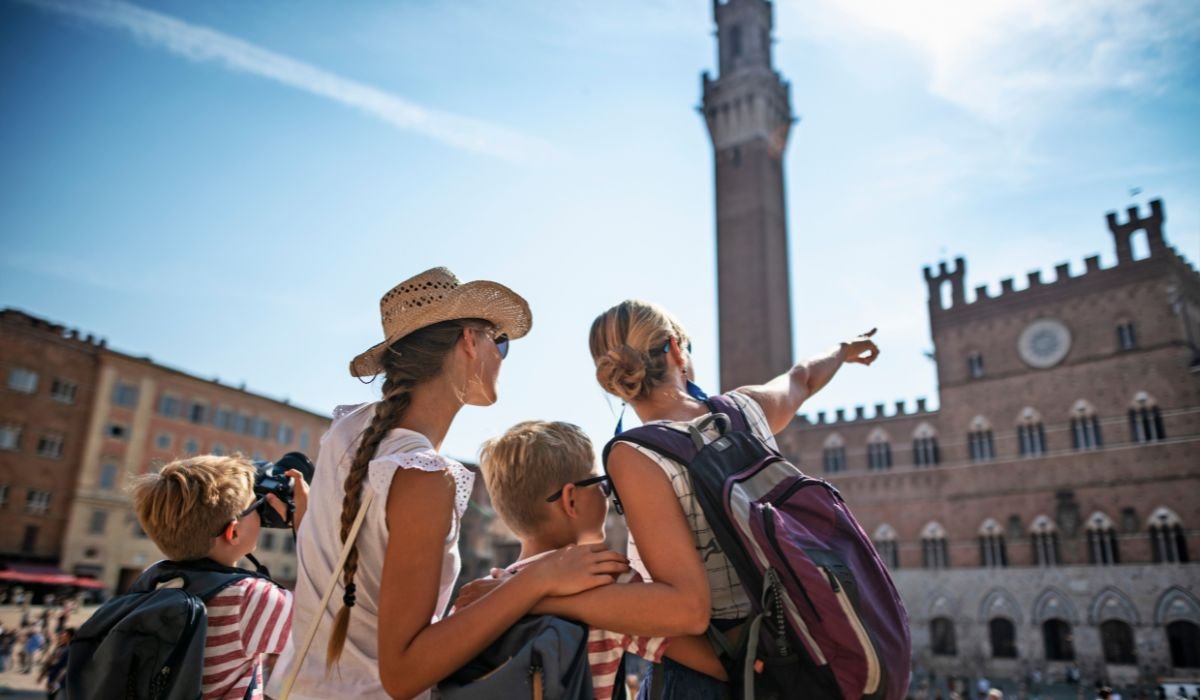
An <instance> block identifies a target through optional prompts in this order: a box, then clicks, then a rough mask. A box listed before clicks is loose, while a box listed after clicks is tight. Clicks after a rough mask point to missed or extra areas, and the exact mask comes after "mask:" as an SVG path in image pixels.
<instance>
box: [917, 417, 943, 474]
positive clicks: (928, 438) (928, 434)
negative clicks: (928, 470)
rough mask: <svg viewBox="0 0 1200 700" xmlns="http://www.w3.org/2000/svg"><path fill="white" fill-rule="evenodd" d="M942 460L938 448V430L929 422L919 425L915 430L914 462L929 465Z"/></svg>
mask: <svg viewBox="0 0 1200 700" xmlns="http://www.w3.org/2000/svg"><path fill="white" fill-rule="evenodd" d="M941 461H942V455H941V452H940V451H939V450H938V442H937V432H936V431H934V429H933V426H931V425H929V424H928V423H922V424H921V425H919V426H917V429H916V431H914V432H913V464H915V465H917V466H918V467H929V466H933V465H936V464H939V463H940V462H941Z"/></svg>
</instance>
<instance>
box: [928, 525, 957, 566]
mask: <svg viewBox="0 0 1200 700" xmlns="http://www.w3.org/2000/svg"><path fill="white" fill-rule="evenodd" d="M921 566H923V567H925V568H926V569H947V568H950V556H949V551H948V548H947V546H946V530H945V528H943V527H942V526H941V525H940V524H938V523H929V524H928V525H926V526H925V529H924V530H922V531H921Z"/></svg>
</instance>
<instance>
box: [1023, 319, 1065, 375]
mask: <svg viewBox="0 0 1200 700" xmlns="http://www.w3.org/2000/svg"><path fill="white" fill-rule="evenodd" d="M1070 350H1071V331H1069V330H1067V327H1066V326H1064V325H1063V324H1062V323H1061V322H1059V321H1055V320H1053V319H1048V318H1047V319H1042V320H1040V321H1034V322H1033V323H1031V324H1029V325H1028V326H1027V327H1026V328H1025V330H1024V331H1022V332H1021V337H1020V339H1019V340H1017V351H1018V352H1020V353H1021V359H1022V360H1024V361H1025V364H1027V365H1029V366H1030V367H1033V368H1036V369H1046V368H1048V367H1053V366H1054V365H1057V364H1058V363H1059V362H1062V360H1063V358H1064V357H1066V356H1067V352H1069V351H1070Z"/></svg>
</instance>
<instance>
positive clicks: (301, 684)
mask: <svg viewBox="0 0 1200 700" xmlns="http://www.w3.org/2000/svg"><path fill="white" fill-rule="evenodd" d="M377 405H378V404H377V403H371V404H362V405H359V406H339V407H338V408H337V409H335V410H334V413H333V425H332V426H331V427H330V428H329V431H328V432H327V433H325V435H324V436H323V437H322V438H321V451H320V453H319V454H318V456H317V464H316V471H315V473H314V475H313V481H312V490H311V494H310V497H309V505H308V513H307V514H306V515H305V516H304V522H303V523H302V524H301V526H300V530H299V532H298V533H297V538H296V540H297V541H296V545H297V546H296V559H297V565H298V566H297V569H298V572H297V576H296V579H297V580H296V593H295V602H294V611H295V612H294V615H295V616H294V618H293V622H292V638H291V639H290V640H289V641H288V645H287V648H285V649H284V651H283V654H281V655H280V657H279V663H277V664H276V665H275V671H274V673H272V674H271V679H270V681H269V682H268V683H267V695H269V696H271V697H277V696H278V695H279V694H280V693H281V692H282V691H283V683H284V681H285V680H286V679H287V676H288V674H289V673H290V672H291V669H292V666H293V664H294V663H295V661H296V659H295V656H296V651H297V650H296V648H295V647H296V646H298V645H299V644H301V643H303V641H304V635H305V634H306V633H307V631H308V626H309V624H311V622H312V619H313V617H314V616H315V615H320V616H321V621H320V625H319V626H318V627H317V636H316V638H315V639H314V640H313V645H312V647H311V648H310V649H309V651H308V655H307V657H305V659H304V663H303V665H302V666H301V669H300V675H299V676H298V677H297V679H296V685H295V686H294V687H293V689H292V697H293V698H298V699H304V700H319V699H320V700H324V699H325V698H354V699H355V700H359V699H360V698H381V699H382V698H387V697H388V694H387V693H385V692H384V690H383V685H382V683H380V680H379V653H378V640H379V617H378V614H379V586H380V578H381V577H382V575H383V559H384V553H385V552H386V551H387V544H388V530H387V517H386V515H387V497H388V489H390V488H391V483H392V476H393V475H394V474H395V473H396V470H397V469H420V470H421V471H428V472H432V471H446V472H448V473H449V474H450V475H451V476H452V477H454V482H455V486H456V491H457V493H456V494H455V503H454V506H455V507H454V518H453V520H452V522H451V526H450V532H449V534H447V536H446V540H445V548H444V551H443V554H442V570H441V581H440V584H439V587H438V601H437V607H436V608H435V609H434V611H433V617H432V619H431V622H437V621H438V620H440V619H441V618H442V616H443V615H445V613H446V606H447V605H448V604H449V602H450V594H451V592H452V591H453V589H454V581H455V579H457V578H458V574H459V571H460V569H461V568H462V561H461V559H460V558H459V553H458V533H459V523H460V521H461V519H462V515H463V512H464V511H465V510H466V508H467V502H468V499H469V498H470V495H471V487H472V485H473V484H474V474H473V473H472V472H471V471H470V470H468V469H467V468H466V467H464V466H463V465H461V464H459V463H458V462H455V461H454V460H452V459H449V458H446V457H443V456H441V455H439V454H438V453H437V452H435V451H434V449H433V445H432V444H430V442H429V440H428V438H426V437H425V436H424V435H421V434H420V433H417V432H413V431H411V430H405V429H403V428H398V429H396V430H392V431H391V432H389V433H388V434H387V436H386V437H385V438H384V439H383V441H382V442H381V443H380V445H379V449H378V450H377V451H376V453H375V458H374V459H372V460H371V463H370V466H369V467H368V469H369V472H368V478H367V482H366V483H367V485H366V488H370V489H372V490H374V492H375V496H374V500H372V502H371V506H370V509H369V510H368V512H367V515H366V518H365V519H364V520H363V524H362V529H361V530H360V531H359V533H358V573H357V574H356V575H355V577H354V582H355V584H356V587H357V592H356V602H355V606H354V607H353V608H352V609H351V610H350V627H349V631H348V633H347V635H346V646H345V647H344V649H343V651H342V658H341V660H340V661H339V663H338V667H337V668H336V669H334V670H333V671H332V672H331V673H330V674H328V675H326V673H325V649H326V647H327V646H328V644H329V635H330V633H331V632H332V631H333V621H334V616H335V615H337V612H338V610H339V609H341V607H342V593H343V588H342V585H341V577H340V576H339V577H338V586H337V589H336V590H335V591H334V594H333V597H332V598H330V600H329V606H328V607H327V608H326V609H324V610H318V609H317V606H318V605H320V602H321V596H322V595H323V594H324V592H325V589H326V587H327V586H328V585H329V581H330V579H331V578H332V575H333V567H334V566H335V565H336V564H337V559H338V555H339V554H340V553H341V551H342V542H341V537H340V533H341V517H342V498H343V496H344V495H345V491H344V490H343V488H342V485H343V483H344V482H345V480H346V474H347V472H348V471H349V469H350V463H351V462H353V461H354V452H355V450H356V449H357V447H358V438H359V436H360V435H361V434H362V432H363V430H364V429H366V427H367V426H368V425H369V424H370V422H371V419H372V418H373V417H374V416H375V408H376V406H377ZM429 696H430V693H429V691H426V692H425V693H423V694H422V695H419V696H417V697H418V698H428V697H429Z"/></svg>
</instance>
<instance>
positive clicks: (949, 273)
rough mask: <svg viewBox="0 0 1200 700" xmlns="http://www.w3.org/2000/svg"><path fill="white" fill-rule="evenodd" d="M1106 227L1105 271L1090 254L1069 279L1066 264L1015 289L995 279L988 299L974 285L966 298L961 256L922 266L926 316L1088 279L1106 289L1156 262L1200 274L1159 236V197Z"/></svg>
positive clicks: (1010, 281)
mask: <svg viewBox="0 0 1200 700" xmlns="http://www.w3.org/2000/svg"><path fill="white" fill-rule="evenodd" d="M1106 220H1107V222H1108V228H1109V231H1110V233H1111V234H1112V236H1113V240H1114V244H1115V247H1116V253H1117V263H1116V264H1115V265H1112V266H1110V267H1102V266H1101V265H1100V256H1099V255H1092V256H1089V257H1087V258H1084V260H1083V264H1084V270H1083V272H1082V274H1077V275H1073V274H1072V273H1071V264H1070V263H1069V262H1062V263H1059V264H1057V265H1055V266H1054V278H1053V279H1052V280H1047V279H1046V278H1044V277H1043V272H1042V270H1032V271H1030V272H1028V273H1026V279H1025V286H1024V287H1021V288H1019V289H1018V288H1017V285H1016V280H1015V278H1013V277H1005V278H1004V279H1001V280H1000V293H999V294H996V295H993V294H992V293H991V292H990V291H989V290H988V285H978V286H976V287H975V288H974V295H973V297H972V298H971V299H970V300H968V299H967V293H966V276H967V263H966V259H965V258H963V257H957V258H955V259H954V261H953V264H950V263H947V262H946V261H941V262H939V263H938V265H937V268H936V270H935V269H934V268H932V267H930V266H926V267H925V268H924V277H925V283H926V285H927V286H928V289H929V312H930V315H931V317H933V318H936V317H938V316H940V315H942V314H946V313H948V312H951V313H957V312H960V311H964V310H966V309H967V308H979V307H980V306H981V305H988V304H991V303H994V302H1005V303H1007V302H1008V301H1010V300H1012V299H1013V298H1017V297H1020V296H1021V295H1027V294H1030V293H1031V292H1036V291H1038V290H1049V289H1051V288H1062V287H1066V286H1069V285H1074V284H1079V283H1083V282H1084V281H1085V280H1086V281H1087V283H1089V284H1090V283H1091V282H1092V281H1093V280H1097V279H1098V281H1101V282H1103V283H1104V284H1108V285H1111V284H1113V283H1119V282H1120V281H1121V280H1120V279H1119V278H1120V277H1122V276H1125V275H1130V276H1131V278H1136V277H1140V273H1141V271H1142V270H1144V269H1145V268H1146V267H1147V266H1157V265H1159V264H1164V263H1165V264H1175V265H1178V266H1180V267H1181V268H1182V269H1184V270H1186V271H1187V272H1189V273H1190V274H1191V275H1192V276H1193V277H1195V278H1196V279H1197V280H1198V281H1200V272H1198V271H1197V269H1196V267H1195V265H1193V264H1192V263H1191V262H1190V261H1188V260H1187V259H1186V258H1185V257H1184V256H1183V255H1182V254H1180V253H1179V251H1178V250H1177V249H1175V247H1173V246H1171V245H1169V244H1168V243H1167V242H1166V239H1165V237H1164V236H1163V223H1164V222H1165V221H1166V214H1165V213H1164V211H1163V204H1162V200H1161V199H1155V200H1153V201H1151V202H1150V214H1149V215H1148V216H1141V214H1140V210H1139V208H1138V207H1137V206H1133V207H1130V208H1129V209H1128V210H1127V211H1126V219H1125V221H1124V222H1119V221H1118V220H1117V212H1109V213H1108V214H1107V215H1106ZM1140 231H1145V233H1146V242H1147V247H1148V249H1149V254H1148V255H1147V256H1146V257H1143V258H1140V259H1134V257H1133V244H1132V240H1133V236H1134V235H1135V234H1137V233H1138V232H1140ZM947 284H949V285H950V295H949V304H948V305H947V304H944V303H943V300H944V297H943V289H944V287H945V285H947Z"/></svg>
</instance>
